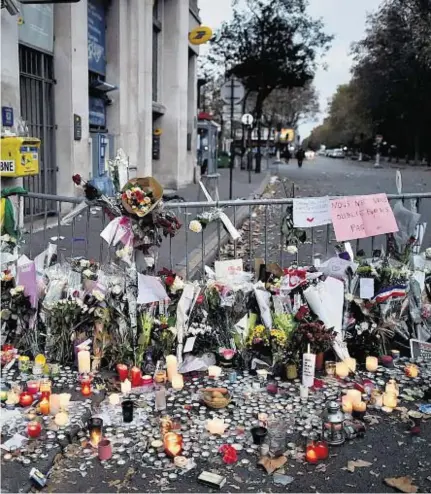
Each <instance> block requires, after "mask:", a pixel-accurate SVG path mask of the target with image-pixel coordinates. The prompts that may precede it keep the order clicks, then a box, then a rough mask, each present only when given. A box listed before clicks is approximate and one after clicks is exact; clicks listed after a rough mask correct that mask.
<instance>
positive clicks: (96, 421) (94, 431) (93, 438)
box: [88, 417, 103, 448]
mask: <svg viewBox="0 0 431 494" xmlns="http://www.w3.org/2000/svg"><path fill="white" fill-rule="evenodd" d="M102 427H103V420H102V419H100V418H97V417H92V418H91V419H90V420H89V427H88V428H89V432H90V444H91V445H92V446H93V448H97V446H98V445H99V443H100V440H101V439H102Z"/></svg>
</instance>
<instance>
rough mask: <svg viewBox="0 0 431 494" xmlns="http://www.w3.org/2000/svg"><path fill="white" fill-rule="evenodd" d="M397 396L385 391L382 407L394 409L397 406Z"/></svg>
mask: <svg viewBox="0 0 431 494" xmlns="http://www.w3.org/2000/svg"><path fill="white" fill-rule="evenodd" d="M397 401H398V400H397V395H396V394H395V393H392V392H390V391H386V393H384V394H383V405H384V406H385V407H388V408H395V407H396V406H397Z"/></svg>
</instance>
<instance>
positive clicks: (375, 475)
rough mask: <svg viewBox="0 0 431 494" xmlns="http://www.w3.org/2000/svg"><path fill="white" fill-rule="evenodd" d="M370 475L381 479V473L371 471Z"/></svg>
mask: <svg viewBox="0 0 431 494" xmlns="http://www.w3.org/2000/svg"><path fill="white" fill-rule="evenodd" d="M370 475H374V477H379V476H380V473H376V472H373V471H372V470H370Z"/></svg>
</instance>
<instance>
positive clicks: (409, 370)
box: [405, 364, 419, 378]
mask: <svg viewBox="0 0 431 494" xmlns="http://www.w3.org/2000/svg"><path fill="white" fill-rule="evenodd" d="M405 374H406V376H407V377H411V378H415V377H418V375H419V368H418V366H417V365H415V364H407V365H406V368H405Z"/></svg>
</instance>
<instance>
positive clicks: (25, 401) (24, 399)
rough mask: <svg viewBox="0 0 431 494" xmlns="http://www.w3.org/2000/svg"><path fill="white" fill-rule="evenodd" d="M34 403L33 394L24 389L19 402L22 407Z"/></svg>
mask: <svg viewBox="0 0 431 494" xmlns="http://www.w3.org/2000/svg"><path fill="white" fill-rule="evenodd" d="M32 403H33V396H32V395H31V394H30V393H28V392H27V391H24V392H23V393H21V394H20V395H19V404H20V405H21V406H22V407H24V408H25V407H29V406H30V405H31V404H32Z"/></svg>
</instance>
